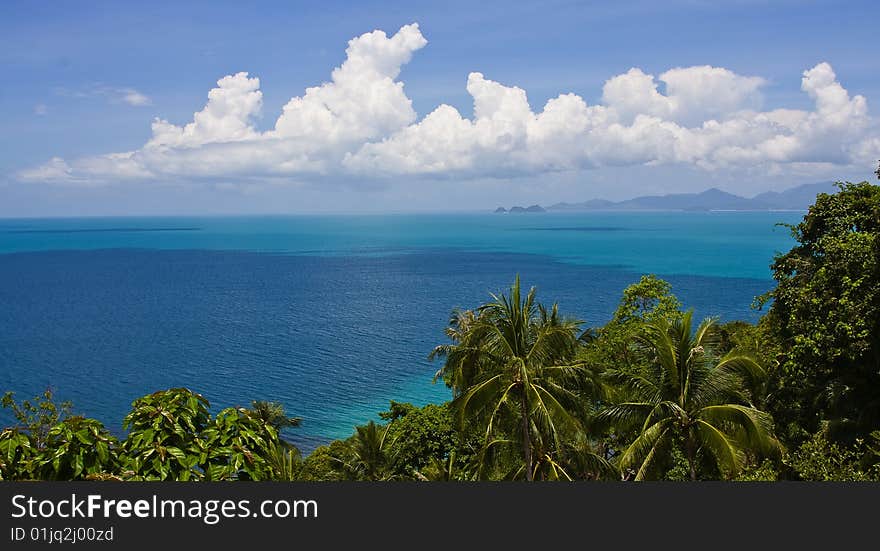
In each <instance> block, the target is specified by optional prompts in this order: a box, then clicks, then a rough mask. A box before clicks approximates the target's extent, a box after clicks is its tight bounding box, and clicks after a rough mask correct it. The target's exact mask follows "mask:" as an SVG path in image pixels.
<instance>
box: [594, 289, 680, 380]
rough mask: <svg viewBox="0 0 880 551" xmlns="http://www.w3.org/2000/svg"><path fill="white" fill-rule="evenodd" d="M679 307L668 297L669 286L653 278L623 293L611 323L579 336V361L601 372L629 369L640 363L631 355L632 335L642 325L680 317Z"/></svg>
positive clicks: (632, 347)
mask: <svg viewBox="0 0 880 551" xmlns="http://www.w3.org/2000/svg"><path fill="white" fill-rule="evenodd" d="M681 315H682V312H681V303H680V302H679V301H678V299H677V298H676V297H675V295H673V294H672V286H671V285H670V284H669V283H668V282H666V281H664V280H662V279H660V278H658V277H657V276H655V275H653V274H648V275H643V276H642V277H641V278H640V279H639V281H638V282H636V283H633V284H631V285H629V286H627V287H626V288H625V289H624V290H623V295H622V297H621V299H620V303H619V304H618V306H617V309H616V310H615V311H614V314H613V315H612V316H611V320H610V321H609V322H608V323H607V324H606V325H605V326H603V327H600V328H596V329H592V330H590V331H589V332H588V333H586V334H585V335H582V336H581V341H582V342H584V343H585V346H584V347H583V348H582V350H581V351H580V357H581V358H582V359H583V360H584V361H585V362H587V363H589V364H590V365H593V366H600V367H601V368H602V369H629V368H631V367H635V366H636V364H637V362H638V361H639V360H640V358H639V356H638V354H636V353H635V349H634V346H633V345H634V343H635V339H634V336H635V334H636V333H637V332H638V331H639V328H640V327H641V326H642V325H643V324H645V323H652V322H656V321H658V320H661V319H675V318H678V317H681Z"/></svg>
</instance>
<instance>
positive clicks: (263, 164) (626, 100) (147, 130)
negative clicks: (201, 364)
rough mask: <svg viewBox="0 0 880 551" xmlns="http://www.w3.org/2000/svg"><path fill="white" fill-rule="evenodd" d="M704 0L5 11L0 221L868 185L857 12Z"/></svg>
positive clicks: (875, 143)
mask: <svg viewBox="0 0 880 551" xmlns="http://www.w3.org/2000/svg"><path fill="white" fill-rule="evenodd" d="M722 4H723V5H704V4H701V3H691V2H673V3H670V4H669V5H667V6H665V7H664V8H662V9H661V8H659V7H657V6H656V5H654V4H653V3H646V2H622V3H616V4H615V5H614V6H613V7H609V6H607V5H603V4H601V3H585V4H579V5H576V6H574V5H570V4H566V3H551V4H544V5H542V6H538V5H534V4H531V3H521V4H514V5H508V4H507V3H505V4H503V6H507V7H505V9H503V10H502V9H501V7H502V5H501V4H499V5H497V6H496V5H494V4H492V3H488V4H484V5H482V6H481V7H479V8H469V7H467V5H466V4H463V3H462V4H456V3H453V4H450V5H447V6H444V7H442V8H440V7H435V6H431V5H430V4H424V5H419V4H416V3H400V4H394V3H390V4H389V3H382V4H376V5H373V6H372V7H371V6H370V5H368V4H367V3H359V4H357V5H355V6H352V5H349V4H347V3H330V4H327V5H326V6H322V8H321V9H317V8H314V7H311V6H309V5H307V4H304V5H296V6H295V5H293V4H290V3H275V2H262V3H258V4H257V5H256V9H248V10H244V9H243V8H241V7H240V6H236V5H235V4H223V3H209V4H201V3H193V4H188V5H186V6H175V5H174V4H172V3H164V2H158V3H155V4H154V5H150V6H139V7H137V8H135V7H132V6H122V5H117V4H115V3H108V4H101V3H96V4H92V5H89V6H85V7H83V6H77V7H73V6H54V7H53V8H52V9H51V10H49V9H46V8H42V7H39V6H34V5H32V4H30V3H26V2H10V3H7V4H6V5H5V6H4V8H3V13H4V17H3V18H0V63H2V66H3V67H4V69H5V70H4V73H6V74H7V75H10V76H11V77H13V78H12V79H11V80H10V84H7V86H5V87H4V94H3V95H0V117H2V120H4V121H5V124H4V125H3V127H2V131H0V199H2V200H0V217H10V216H15V217H19V216H78V215H127V214H133V215H147V214H157V215H161V214H168V215H174V214H219V213H223V214H232V213H240V214H255V213H305V212H314V213H320V212H343V211H344V212H387V211H430V210H441V211H442V210H447V211H448V210H462V209H463V208H465V207H466V208H467V209H468V210H471V209H472V210H478V209H493V208H495V207H496V206H498V205H513V204H525V205H529V204H534V203H540V204H543V205H547V204H552V203H557V202H582V201H585V200H589V199H594V198H602V199H609V200H614V201H620V200H625V199H630V198H633V197H637V196H644V195H663V194H668V193H688V192H701V191H704V190H706V189H708V188H719V189H721V190H724V191H726V192H729V193H733V194H736V195H740V196H743V197H752V196H754V195H757V194H759V193H761V192H764V191H783V190H785V189H789V188H792V187H795V186H798V185H801V184H811V183H815V182H822V181H829V180H832V181H838V180H849V181H861V180H871V179H872V178H873V171H874V170H875V169H876V168H877V159H880V119H878V117H877V115H876V104H877V103H878V102H880V60H878V58H877V56H874V55H871V54H870V52H868V51H867V46H866V43H867V42H866V38H865V37H867V36H871V33H873V32H874V30H873V25H874V24H875V22H876V21H877V19H878V18H877V16H878V15H880V8H878V6H877V4H875V3H872V2H847V3H846V4H845V5H843V6H841V5H840V4H839V3H832V2H824V1H816V2H809V3H803V2H787V1H782V2H757V1H756V2H752V1H737V2H726V3H722ZM872 108H873V109H872Z"/></svg>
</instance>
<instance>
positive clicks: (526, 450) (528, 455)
mask: <svg viewBox="0 0 880 551" xmlns="http://www.w3.org/2000/svg"><path fill="white" fill-rule="evenodd" d="M519 404H520V416H521V417H522V437H523V459H524V460H525V467H526V480H528V481H529V482H531V481H532V480H533V476H532V439H531V437H530V436H529V403H528V398H527V397H526V392H525V389H523V390H522V398H521V400H520V402H519Z"/></svg>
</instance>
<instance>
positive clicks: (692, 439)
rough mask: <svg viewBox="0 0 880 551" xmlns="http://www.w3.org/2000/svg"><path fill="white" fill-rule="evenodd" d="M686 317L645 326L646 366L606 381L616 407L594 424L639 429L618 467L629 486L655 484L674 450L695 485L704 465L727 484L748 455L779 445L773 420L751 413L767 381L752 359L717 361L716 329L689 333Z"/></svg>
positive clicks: (706, 325)
mask: <svg viewBox="0 0 880 551" xmlns="http://www.w3.org/2000/svg"><path fill="white" fill-rule="evenodd" d="M691 319H692V312H690V311H689V312H687V313H685V314H684V316H682V317H681V318H680V319H674V320H673V321H672V322H671V323H670V322H669V321H667V320H663V319H661V320H659V321H657V322H655V323H647V324H645V325H644V326H643V332H642V333H641V334H640V336H639V340H640V342H641V344H642V346H643V350H642V352H643V353H644V354H646V355H647V358H648V362H647V363H646V365H647V367H645V368H643V369H641V370H639V371H638V372H635V373H633V372H630V371H627V370H621V371H617V372H612V373H611V374H610V375H611V377H613V378H614V380H615V382H616V383H617V384H618V385H620V387H621V390H622V391H623V392H622V393H621V394H620V396H621V397H622V400H620V401H618V403H615V404H614V405H611V406H609V407H607V408H605V409H603V411H602V412H600V414H599V421H600V422H602V423H605V424H607V425H612V426H615V427H619V428H622V429H624V430H625V429H626V428H627V427H638V429H637V432H636V437H635V439H633V440H632V442H631V443H630V444H629V445H628V446H627V447H626V449H624V450H623V451H622V453H621V455H620V457H619V460H618V464H619V466H620V468H621V470H622V471H623V472H624V473H627V476H628V475H629V473H631V474H632V476H634V478H635V480H646V479H650V478H659V474H660V472H662V469H661V470H658V467H660V466H662V465H664V464H667V465H668V463H669V461H668V460H669V457H670V455H669V454H670V452H671V451H672V450H674V449H676V448H677V449H678V450H679V451H680V452H681V453H682V454H683V455H684V457H685V458H686V459H687V463H688V470H689V478H690V479H691V480H697V479H698V478H699V473H698V471H699V470H700V466H701V463H703V462H706V463H709V464H711V465H713V466H714V468H715V469H717V473H718V474H720V475H721V476H723V477H725V478H729V477H732V476H735V475H736V474H737V473H738V472H739V471H740V470H741V468H742V466H743V464H744V463H745V459H746V452H748V451H751V452H755V453H759V454H763V455H773V454H775V453H777V452H778V451H779V449H780V445H779V443H778V442H777V440H776V439H775V438H774V436H773V429H772V419H771V418H770V416H769V415H767V414H766V413H765V412H763V411H760V410H758V409H756V408H755V407H753V403H752V401H751V398H752V395H753V389H754V388H756V387H758V386H759V385H760V383H761V382H762V379H763V378H764V377H765V373H764V370H763V369H762V368H761V366H760V365H758V364H757V362H756V361H755V360H754V358H752V357H750V356H748V355H745V354H740V353H738V352H736V351H733V352H730V353H728V354H725V355H724V356H722V357H719V356H717V355H716V354H715V350H716V347H717V341H716V340H715V337H716V336H715V333H714V322H713V320H711V319H707V320H705V321H703V323H701V324H700V326H699V327H697V328H696V330H692V325H691V323H692V322H691Z"/></svg>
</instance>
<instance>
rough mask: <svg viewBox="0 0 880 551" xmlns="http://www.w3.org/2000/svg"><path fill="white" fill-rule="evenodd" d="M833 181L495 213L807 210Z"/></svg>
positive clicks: (599, 200) (601, 200) (517, 208)
mask: <svg viewBox="0 0 880 551" xmlns="http://www.w3.org/2000/svg"><path fill="white" fill-rule="evenodd" d="M835 191H837V189H836V188H835V187H834V183H833V182H820V183H816V184H803V185H800V186H797V187H794V188H791V189H787V190H785V191H767V192H764V193H760V194H758V195H755V196H754V197H751V198H747V197H741V196H739V195H734V194H732V193H728V192H726V191H722V190H720V189H718V188H711V189H707V190H706V191H702V192H700V193H671V194H667V195H645V196H642V197H636V198H634V199H627V200H625V201H608V200H606V199H590V200H589V201H584V202H582V203H556V204H554V205H550V206H549V207H546V208H544V207H542V206H540V205H532V206H530V207H527V208H523V207H517V206H515V207H511V208H510V209H509V210H508V209H505V208H504V207H498V208H497V209H495V212H496V213H499V214H505V213H526V212H548V211H549V212H577V211H596V210H613V211H618V210H622V211H633V210H673V211H719V210H806V209H807V208H808V207H809V206H810V205H811V204H812V203H813V202H814V201H815V199H816V195H817V194H819V193H834V192H835Z"/></svg>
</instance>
